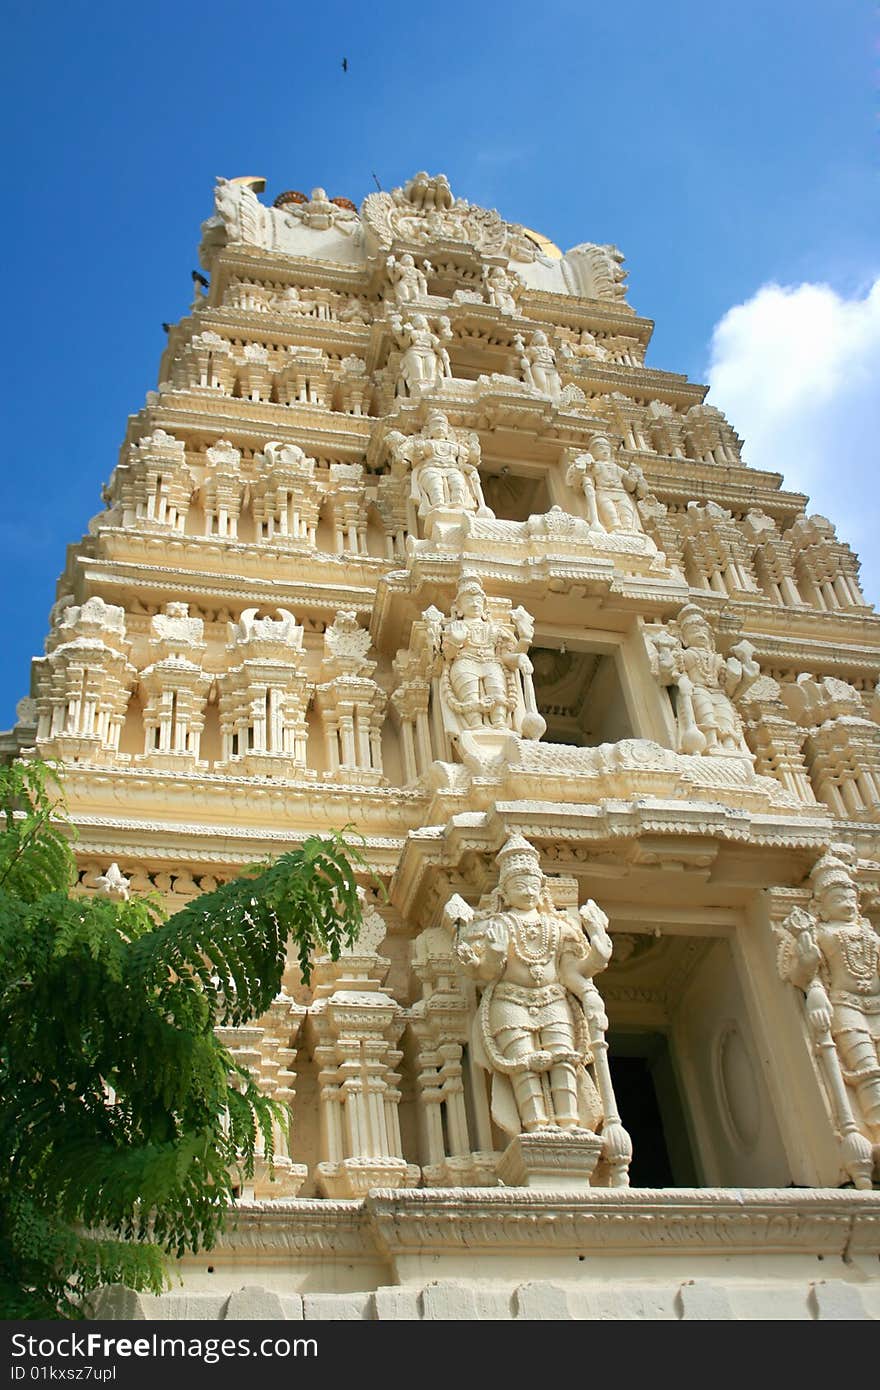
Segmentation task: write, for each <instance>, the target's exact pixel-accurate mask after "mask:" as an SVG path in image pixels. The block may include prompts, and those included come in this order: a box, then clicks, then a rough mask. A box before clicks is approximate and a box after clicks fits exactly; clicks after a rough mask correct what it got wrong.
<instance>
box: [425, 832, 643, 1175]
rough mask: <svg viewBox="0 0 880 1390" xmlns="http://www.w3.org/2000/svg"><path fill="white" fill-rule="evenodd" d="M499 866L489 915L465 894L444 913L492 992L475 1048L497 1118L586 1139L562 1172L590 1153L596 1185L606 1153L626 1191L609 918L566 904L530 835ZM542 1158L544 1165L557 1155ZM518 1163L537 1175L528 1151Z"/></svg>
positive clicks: (468, 962) (471, 968) (465, 961)
mask: <svg viewBox="0 0 880 1390" xmlns="http://www.w3.org/2000/svg"><path fill="white" fill-rule="evenodd" d="M498 864H499V885H498V889H497V890H496V891H495V893H493V894H492V895H491V896H490V900H489V902H488V903H487V904H486V906H485V907H482V906H481V908H480V910H479V911H478V912H476V913H474V912H473V910H472V909H471V908H470V907H468V905H467V903H465V902H464V900H463V899H462V898H461V897H459V896H458V895H455V896H453V897H452V898H451V899H450V900H449V902H448V903H447V904H446V907H445V908H444V921H445V922H446V923H447V925H448V927H449V928H450V929H451V930H452V931H453V932H454V933H455V937H456V957H457V959H458V963H459V966H460V968H461V969H462V970H463V971H464V973H465V974H466V975H468V976H469V977H471V978H473V979H475V980H477V981H479V982H480V984H481V985H482V986H483V991H482V996H481V999H480V1005H479V1011H478V1015H477V1021H476V1027H475V1030H474V1032H475V1048H476V1049H477V1056H478V1060H479V1062H480V1065H481V1066H483V1067H484V1068H485V1069H486V1070H487V1071H488V1072H489V1073H490V1074H491V1078H492V1116H493V1119H494V1120H495V1123H496V1124H497V1125H498V1126H499V1127H500V1128H501V1129H503V1130H504V1131H505V1132H506V1133H507V1134H511V1135H519V1134H523V1135H525V1136H529V1135H533V1134H536V1133H540V1132H541V1131H546V1130H548V1129H560V1130H571V1131H575V1135H574V1139H575V1143H574V1145H573V1146H566V1147H565V1148H564V1149H563V1152H562V1155H561V1157H560V1158H558V1159H557V1161H556V1166H557V1167H558V1169H559V1171H560V1174H565V1173H566V1172H568V1171H570V1170H571V1169H572V1167H573V1166H576V1165H577V1151H578V1149H579V1148H582V1149H583V1150H584V1151H585V1158H586V1163H585V1165H584V1167H583V1168H581V1172H582V1175H583V1176H585V1177H586V1178H587V1180H588V1179H589V1176H590V1173H591V1170H592V1167H594V1166H595V1163H596V1160H597V1159H598V1157H599V1154H600V1153H601V1154H602V1156H603V1157H604V1159H605V1161H606V1163H607V1165H608V1170H609V1181H610V1184H611V1185H612V1186H615V1187H618V1186H620V1187H624V1186H626V1185H627V1183H628V1181H629V1179H628V1166H629V1160H630V1157H631V1155H632V1145H631V1143H630V1140H629V1136H628V1135H627V1134H626V1131H625V1130H624V1129H623V1126H622V1125H621V1123H620V1118H619V1116H618V1114H617V1107H616V1102H615V1099H614V1090H613V1087H612V1084H611V1074H610V1070H609V1068H608V1059H607V1044H606V1042H605V1030H606V1028H607V1026H608V1021H607V1018H606V1017H605V1011H604V1006H603V1004H602V1000H601V997H600V995H599V992H598V990H597V989H596V987H595V985H594V984H593V976H594V975H596V974H598V973H599V972H600V971H601V970H604V968H605V967H606V966H607V964H608V962H609V960H610V959H611V952H612V943H611V937H610V936H609V934H608V930H607V927H608V919H607V917H606V916H605V914H604V913H603V912H602V910H601V909H600V908H599V907H597V905H596V904H595V903H594V902H593V901H592V900H590V901H588V902H587V903H585V904H584V905H583V907H582V908H581V909H580V914H579V916H580V921H579V922H577V923H576V922H575V921H574V920H573V919H572V917H571V916H569V915H568V914H567V913H566V912H563V911H560V910H559V909H558V908H556V906H555V905H554V903H553V900H552V898H551V896H550V894H549V892H548V889H547V883H546V880H545V878H544V875H543V874H542V872H541V868H540V859H539V855H538V853H537V851H536V850H535V849H534V847H533V846H532V845H531V844H530V843H529V842H528V841H527V840H525V839H523V838H522V836H513V837H512V838H511V839H509V840H508V841H507V843H506V844H505V845H504V847H503V849H502V850H501V851H500V852H499V854H498ZM599 1130H601V1132H602V1140H601V1143H599V1144H595V1135H596V1132H597V1131H599ZM578 1131H586V1133H584V1135H583V1137H582V1138H581V1135H580V1134H579V1133H578ZM591 1140H592V1141H594V1142H593V1143H591V1142H590V1141H591ZM533 1152H534V1154H535V1158H536V1160H537V1162H538V1164H539V1166H540V1168H541V1169H544V1168H545V1165H546V1163H547V1161H548V1158H547V1154H546V1153H544V1152H542V1151H541V1150H540V1149H538V1150H533ZM516 1161H517V1163H518V1164H520V1165H521V1166H522V1169H523V1171H524V1173H525V1174H526V1176H527V1178H528V1176H529V1174H530V1168H531V1164H530V1155H529V1147H528V1145H527V1144H526V1145H519V1146H518V1149H517V1160H516ZM577 1166H580V1165H577ZM544 1176H545V1180H546V1174H544Z"/></svg>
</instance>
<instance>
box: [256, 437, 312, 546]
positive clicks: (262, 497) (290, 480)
mask: <svg viewBox="0 0 880 1390" xmlns="http://www.w3.org/2000/svg"><path fill="white" fill-rule="evenodd" d="M254 462H255V464H257V466H258V467H259V468H260V473H259V475H258V477H257V481H256V483H255V484H254V485H253V486H252V489H251V495H252V499H253V512H254V524H255V527H256V532H257V537H258V539H260V540H267V541H276V542H277V541H278V540H280V539H284V540H289V541H292V542H298V543H305V544H307V545H310V546H314V544H315V540H316V532H317V526H318V513H319V510H320V505H321V494H320V491H319V489H318V486H317V484H316V482H315V460H314V459H313V458H308V457H307V456H306V454H305V452H304V450H302V449H300V448H299V446H298V445H296V444H283V443H280V442H278V441H277V440H273V441H270V442H269V443H268V444H266V445H264V447H263V451H262V453H260V454H256V455H255V457H254Z"/></svg>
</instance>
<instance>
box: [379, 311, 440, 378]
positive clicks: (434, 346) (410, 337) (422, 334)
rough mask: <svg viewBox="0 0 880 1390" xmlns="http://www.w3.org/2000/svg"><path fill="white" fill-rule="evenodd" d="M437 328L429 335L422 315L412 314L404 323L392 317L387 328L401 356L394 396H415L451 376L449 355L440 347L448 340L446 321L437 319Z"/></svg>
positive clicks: (429, 328) (395, 316) (427, 325)
mask: <svg viewBox="0 0 880 1390" xmlns="http://www.w3.org/2000/svg"><path fill="white" fill-rule="evenodd" d="M438 327H439V332H438V333H434V332H432V330H431V326H430V324H429V323H428V320H427V319H426V318H425V315H424V314H413V316H412V318H411V319H409V320H407V322H406V323H404V322H403V320H402V319H401V318H400V316H399V315H397V314H395V315H394V316H393V317H392V319H391V329H392V332H393V334H394V338H395V341H396V343H397V346H398V348H399V349H400V353H401V356H400V364H399V369H398V370H399V376H398V382H397V393H398V395H403V396H419V395H421V394H422V392H424V391H430V390H432V389H435V388H436V387H438V386H440V385H441V383H442V382H443V381H444V380H445V379H446V378H448V377H451V376H452V368H451V367H450V365H449V353H448V352H447V351H446V348H445V347H444V346H443V344H444V343H445V342H448V341H449V339H450V338H451V337H452V329H451V327H450V324H449V320H448V319H447V318H441V319H440V321H439V325H438Z"/></svg>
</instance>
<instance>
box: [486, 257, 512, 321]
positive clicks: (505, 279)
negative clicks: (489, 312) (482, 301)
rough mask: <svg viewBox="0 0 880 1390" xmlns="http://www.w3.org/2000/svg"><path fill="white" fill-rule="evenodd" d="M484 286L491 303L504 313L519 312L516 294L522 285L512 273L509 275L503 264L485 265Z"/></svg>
mask: <svg viewBox="0 0 880 1390" xmlns="http://www.w3.org/2000/svg"><path fill="white" fill-rule="evenodd" d="M483 286H484V288H485V291H486V298H487V300H488V301H489V303H490V304H492V305H494V306H495V308H496V309H499V310H500V311H501V313H502V314H515V313H516V312H517V309H516V296H517V294H518V293H519V292H520V291H521V289H522V285H521V283H520V282H519V281H518V280H515V279H514V277H513V276H512V275H509V274H508V272H507V271H506V270H505V269H504V267H503V266H501V265H489V266H484V267H483Z"/></svg>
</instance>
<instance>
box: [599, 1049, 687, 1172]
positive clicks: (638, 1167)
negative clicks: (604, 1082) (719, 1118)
mask: <svg viewBox="0 0 880 1390" xmlns="http://www.w3.org/2000/svg"><path fill="white" fill-rule="evenodd" d="M608 1042H609V1061H610V1064H611V1079H612V1081H613V1083H614V1093H615V1095H616V1097H617V1105H618V1110H619V1112H620V1118H621V1120H622V1121H623V1124H624V1126H625V1128H626V1129H627V1130H628V1131H629V1134H630V1137H631V1139H632V1141H633V1157H632V1163H631V1165H630V1183H631V1184H632V1186H633V1187H695V1186H697V1171H696V1165H695V1163H694V1159H693V1151H692V1149H691V1144H690V1137H689V1135H688V1128H687V1121H686V1119H685V1113H684V1106H683V1104H682V1100H681V1093H680V1091H679V1088H678V1082H677V1080H676V1076H675V1069H674V1067H673V1063H672V1057H671V1055H670V1052H669V1044H668V1042H667V1039H666V1037H665V1036H664V1034H662V1033H617V1032H612V1033H611V1034H610V1035H609V1039H608Z"/></svg>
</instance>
